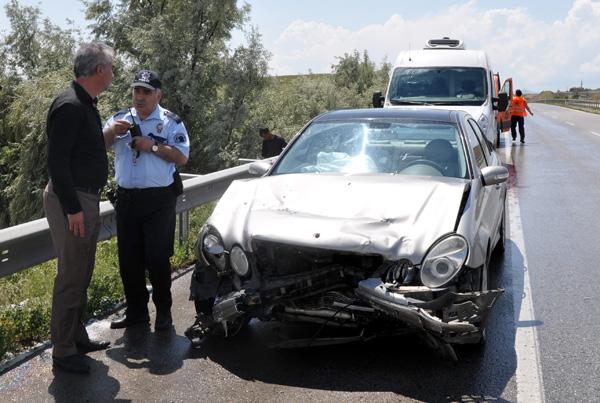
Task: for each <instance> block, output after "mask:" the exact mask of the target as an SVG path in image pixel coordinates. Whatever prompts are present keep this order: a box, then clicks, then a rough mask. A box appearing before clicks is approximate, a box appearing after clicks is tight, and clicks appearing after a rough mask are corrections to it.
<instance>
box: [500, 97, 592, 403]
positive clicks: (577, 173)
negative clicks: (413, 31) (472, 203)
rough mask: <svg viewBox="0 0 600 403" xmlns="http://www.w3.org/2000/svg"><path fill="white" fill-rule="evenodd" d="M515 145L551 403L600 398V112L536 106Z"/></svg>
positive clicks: (542, 358)
mask: <svg viewBox="0 0 600 403" xmlns="http://www.w3.org/2000/svg"><path fill="white" fill-rule="evenodd" d="M531 108H532V109H533V110H534V113H535V116H534V117H533V118H526V124H525V126H526V143H525V145H524V146H521V145H520V144H519V143H518V142H517V144H519V145H516V146H514V147H511V150H510V156H511V158H512V162H513V164H514V174H515V175H514V179H515V182H514V184H515V188H514V191H515V192H516V196H517V199H518V202H519V203H518V204H519V208H520V216H521V221H522V229H523V238H524V240H525V250H526V255H527V261H528V272H529V277H530V281H531V287H532V299H533V305H534V311H535V317H536V322H537V325H536V326H537V336H538V342H539V352H540V363H541V369H542V375H543V376H542V377H543V385H544V391H545V398H546V401H549V402H574V401H576V402H592V401H600V384H599V382H598V381H599V374H600V347H598V342H599V341H598V334H600V322H599V321H598V319H599V318H600V289H599V286H598V280H599V273H600V270H599V268H598V261H599V260H600V248H598V246H597V245H596V244H597V242H598V228H600V217H599V215H598V203H599V201H600V186H599V185H600V176H599V173H600V115H594V114H591V113H585V112H579V111H574V110H569V109H563V108H560V107H556V106H550V105H541V104H533V105H531Z"/></svg>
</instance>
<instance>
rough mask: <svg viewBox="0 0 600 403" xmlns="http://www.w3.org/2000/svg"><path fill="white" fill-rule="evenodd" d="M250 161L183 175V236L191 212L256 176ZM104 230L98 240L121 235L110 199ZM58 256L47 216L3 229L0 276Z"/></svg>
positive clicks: (103, 219) (102, 217)
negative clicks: (229, 188)
mask: <svg viewBox="0 0 600 403" xmlns="http://www.w3.org/2000/svg"><path fill="white" fill-rule="evenodd" d="M249 166H250V164H245V165H240V166H237V167H234V168H229V169H225V170H223V171H218V172H213V173H210V174H207V175H191V174H183V173H182V174H181V176H182V179H183V188H184V190H183V194H182V195H181V196H179V197H178V198H177V207H176V211H177V213H178V214H179V237H180V238H179V239H180V242H181V240H182V239H185V238H186V237H187V223H188V211H189V210H190V209H193V208H195V207H198V206H201V205H203V204H205V203H209V202H211V201H214V200H217V199H219V198H220V197H221V195H223V193H225V190H227V187H228V186H229V184H230V183H231V182H232V181H234V180H236V179H244V178H251V177H253V176H252V175H251V174H250V173H249V172H248V168H249ZM100 220H101V229H100V235H99V237H98V241H104V240H106V239H110V238H112V237H113V236H115V235H116V234H117V221H116V217H115V211H114V209H113V206H112V204H110V202H108V201H105V202H101V203H100ZM55 257H56V253H55V251H54V246H53V245H52V239H51V238H50V229H49V228H48V221H47V220H46V218H40V219H39V220H35V221H30V222H26V223H23V224H20V225H16V226H14V227H9V228H4V229H0V277H4V276H8V275H10V274H13V273H16V272H18V271H21V270H24V269H27V268H29V267H31V266H34V265H36V264H39V263H43V262H45V261H48V260H50V259H53V258H55Z"/></svg>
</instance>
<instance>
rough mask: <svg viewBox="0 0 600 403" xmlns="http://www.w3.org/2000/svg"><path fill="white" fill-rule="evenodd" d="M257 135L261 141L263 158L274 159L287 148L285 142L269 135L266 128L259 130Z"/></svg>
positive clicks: (271, 134) (269, 132) (273, 135)
mask: <svg viewBox="0 0 600 403" xmlns="http://www.w3.org/2000/svg"><path fill="white" fill-rule="evenodd" d="M258 134H259V135H260V137H262V139H263V142H262V154H261V155H262V157H263V158H269V157H275V156H277V155H279V154H281V151H283V149H284V148H285V146H287V143H286V142H285V140H284V139H282V138H281V137H279V136H277V135H275V134H273V133H271V131H270V130H269V128H268V127H265V128H262V129H259V130H258Z"/></svg>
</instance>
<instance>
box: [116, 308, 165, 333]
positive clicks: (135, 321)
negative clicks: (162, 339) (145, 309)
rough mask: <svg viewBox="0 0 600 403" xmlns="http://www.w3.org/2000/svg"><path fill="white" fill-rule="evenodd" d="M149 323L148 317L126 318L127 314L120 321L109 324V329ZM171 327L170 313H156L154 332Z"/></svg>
mask: <svg viewBox="0 0 600 403" xmlns="http://www.w3.org/2000/svg"><path fill="white" fill-rule="evenodd" d="M148 323H150V318H149V316H128V315H127V314H126V315H125V316H124V317H122V318H121V319H117V320H114V321H112V322H111V323H110V328H111V329H124V328H126V327H132V326H135V325H139V324H148ZM172 326H173V318H172V317H171V311H166V312H161V311H158V312H157V313H156V322H154V330H167V329H170V328H171V327H172Z"/></svg>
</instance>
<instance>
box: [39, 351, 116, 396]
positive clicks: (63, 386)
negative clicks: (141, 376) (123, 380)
mask: <svg viewBox="0 0 600 403" xmlns="http://www.w3.org/2000/svg"><path fill="white" fill-rule="evenodd" d="M87 361H88V364H89V365H90V368H91V374H90V375H80V374H71V373H68V372H65V371H61V370H53V371H52V372H53V374H54V379H52V382H51V383H50V386H48V393H49V394H51V395H52V396H54V401H55V402H59V403H61V402H64V403H67V402H73V401H74V400H77V399H78V396H79V397H81V398H83V396H93V397H94V400H96V401H102V402H126V401H128V400H122V399H115V397H116V396H117V394H118V393H119V390H120V389H121V385H120V383H119V381H117V380H116V379H115V378H113V377H111V376H109V375H108V366H106V365H105V364H104V363H103V362H102V361H98V360H94V359H92V358H89V357H87Z"/></svg>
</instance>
